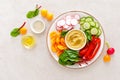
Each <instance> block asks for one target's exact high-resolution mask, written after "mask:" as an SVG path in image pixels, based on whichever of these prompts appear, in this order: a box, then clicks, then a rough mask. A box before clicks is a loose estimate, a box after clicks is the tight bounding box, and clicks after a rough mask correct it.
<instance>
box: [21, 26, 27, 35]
mask: <svg viewBox="0 0 120 80" xmlns="http://www.w3.org/2000/svg"><path fill="white" fill-rule="evenodd" d="M26 33H27V28H25V27H23V28H21V29H20V34H22V35H25V34H26Z"/></svg>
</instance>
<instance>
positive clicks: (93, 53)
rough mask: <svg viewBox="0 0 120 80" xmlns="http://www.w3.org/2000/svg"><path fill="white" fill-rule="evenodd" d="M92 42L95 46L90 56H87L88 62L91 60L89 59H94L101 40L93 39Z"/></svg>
mask: <svg viewBox="0 0 120 80" xmlns="http://www.w3.org/2000/svg"><path fill="white" fill-rule="evenodd" d="M94 41H95V43H96V46H95V48H94V50H93V52H92V54H89V55H88V56H87V58H88V60H91V59H93V58H94V57H95V55H96V53H97V52H98V50H99V48H100V45H101V40H100V38H95V39H94Z"/></svg>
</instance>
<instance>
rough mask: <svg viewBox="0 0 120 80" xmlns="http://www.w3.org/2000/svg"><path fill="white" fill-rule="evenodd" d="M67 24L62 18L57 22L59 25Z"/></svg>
mask: <svg viewBox="0 0 120 80" xmlns="http://www.w3.org/2000/svg"><path fill="white" fill-rule="evenodd" d="M64 25H65V20H60V21H58V22H57V26H59V27H61V26H64Z"/></svg>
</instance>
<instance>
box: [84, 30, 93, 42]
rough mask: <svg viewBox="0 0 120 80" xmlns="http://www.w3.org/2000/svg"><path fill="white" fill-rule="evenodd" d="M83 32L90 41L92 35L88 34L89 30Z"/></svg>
mask: <svg viewBox="0 0 120 80" xmlns="http://www.w3.org/2000/svg"><path fill="white" fill-rule="evenodd" d="M85 34H86V37H87V40H88V41H91V40H92V35H91V34H90V32H89V31H85Z"/></svg>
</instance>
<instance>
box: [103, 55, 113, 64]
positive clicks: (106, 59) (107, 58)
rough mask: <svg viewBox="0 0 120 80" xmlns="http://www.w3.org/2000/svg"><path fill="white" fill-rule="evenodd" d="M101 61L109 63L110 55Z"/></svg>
mask: <svg viewBox="0 0 120 80" xmlns="http://www.w3.org/2000/svg"><path fill="white" fill-rule="evenodd" d="M103 60H104V62H110V61H111V57H110V55H108V54H106V55H105V56H104V57H103Z"/></svg>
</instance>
